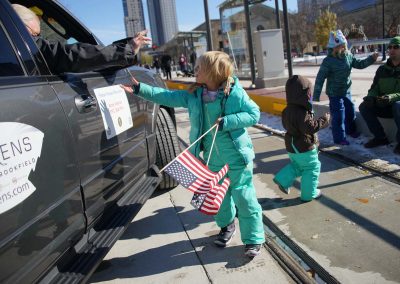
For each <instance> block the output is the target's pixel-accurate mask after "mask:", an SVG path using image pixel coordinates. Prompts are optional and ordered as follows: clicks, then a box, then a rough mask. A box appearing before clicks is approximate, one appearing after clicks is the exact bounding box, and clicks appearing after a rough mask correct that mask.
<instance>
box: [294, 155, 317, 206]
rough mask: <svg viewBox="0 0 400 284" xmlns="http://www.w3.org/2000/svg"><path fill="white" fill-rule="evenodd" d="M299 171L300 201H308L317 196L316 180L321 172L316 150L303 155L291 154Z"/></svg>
mask: <svg viewBox="0 0 400 284" xmlns="http://www.w3.org/2000/svg"><path fill="white" fill-rule="evenodd" d="M291 156H292V158H293V160H295V161H296V164H298V165H299V168H300V171H301V187H300V189H301V195H300V199H301V200H304V201H310V200H312V199H313V198H314V197H316V196H317V195H318V192H319V191H318V189H317V186H318V178H319V174H320V171H321V162H320V161H319V159H318V150H317V149H314V150H311V151H308V152H305V153H299V154H291Z"/></svg>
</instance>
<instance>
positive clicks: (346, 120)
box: [313, 30, 378, 145]
mask: <svg viewBox="0 0 400 284" xmlns="http://www.w3.org/2000/svg"><path fill="white" fill-rule="evenodd" d="M327 47H328V56H327V57H325V59H324V60H323V61H322V64H321V67H320V68H319V71H318V75H317V78H316V79H315V86H314V95H313V100H314V101H319V98H320V95H321V91H322V86H323V85H324V81H325V79H326V80H327V82H326V94H327V95H328V97H329V110H330V112H331V115H332V136H333V142H334V143H335V144H339V145H349V144H350V143H349V142H348V140H347V139H346V135H349V136H351V137H357V136H358V135H359V132H358V131H357V129H356V124H355V120H356V112H355V106H354V103H353V101H352V97H351V89H350V87H351V76H350V74H351V69H352V68H353V67H354V68H357V69H364V68H366V67H368V66H370V65H371V64H372V63H374V62H375V61H376V59H377V57H378V53H374V54H373V55H370V56H368V57H367V58H365V59H357V58H355V57H354V55H353V54H352V53H351V52H349V51H348V50H347V40H346V38H345V37H344V35H343V33H342V31H341V30H337V31H332V32H331V33H330V35H329V42H328V46H327Z"/></svg>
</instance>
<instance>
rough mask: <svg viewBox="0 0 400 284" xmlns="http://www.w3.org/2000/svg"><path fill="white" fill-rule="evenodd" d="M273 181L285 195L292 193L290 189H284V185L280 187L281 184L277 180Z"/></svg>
mask: <svg viewBox="0 0 400 284" xmlns="http://www.w3.org/2000/svg"><path fill="white" fill-rule="evenodd" d="M272 181H273V182H274V183H275V184H276V185H277V186H278V187H279V189H280V190H281V191H282V192H283V193H286V194H289V193H290V187H288V188H284V187H283V186H282V185H280V183H279V182H278V181H277V180H276V179H273V180H272Z"/></svg>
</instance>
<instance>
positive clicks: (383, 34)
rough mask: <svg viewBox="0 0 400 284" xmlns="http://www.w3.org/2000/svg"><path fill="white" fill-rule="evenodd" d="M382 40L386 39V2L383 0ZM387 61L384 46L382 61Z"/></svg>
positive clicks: (383, 46)
mask: <svg viewBox="0 0 400 284" xmlns="http://www.w3.org/2000/svg"><path fill="white" fill-rule="evenodd" d="M382 38H385V0H382ZM385 60H386V47H385V44H382V61H385Z"/></svg>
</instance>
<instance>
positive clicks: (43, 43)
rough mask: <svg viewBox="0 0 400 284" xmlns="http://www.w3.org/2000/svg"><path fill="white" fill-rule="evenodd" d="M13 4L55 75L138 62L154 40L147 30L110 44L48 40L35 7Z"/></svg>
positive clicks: (129, 64)
mask: <svg viewBox="0 0 400 284" xmlns="http://www.w3.org/2000/svg"><path fill="white" fill-rule="evenodd" d="M12 7H13V8H14V10H15V11H16V13H17V14H18V16H19V17H20V18H21V19H22V21H23V23H24V24H25V26H26V28H27V30H28V32H29V33H30V34H31V36H32V37H33V38H34V40H35V42H36V45H37V46H38V48H39V50H40V52H41V53H42V54H43V57H44V58H45V60H46V63H47V65H48V67H49V69H50V71H51V73H53V74H60V73H64V72H86V71H93V70H101V69H106V68H110V67H118V68H124V67H128V66H131V65H133V64H135V55H136V54H137V53H138V51H139V49H140V47H141V46H142V45H145V44H149V43H150V41H151V39H150V38H148V37H146V33H147V31H142V32H139V33H137V34H136V36H135V37H133V38H126V39H122V40H119V41H116V42H114V43H112V44H110V45H108V46H101V45H93V44H88V43H74V44H64V43H61V42H58V41H55V42H53V41H48V40H46V39H44V38H42V37H40V32H41V30H40V19H39V17H38V16H37V15H36V14H35V13H34V12H33V11H32V10H30V9H28V8H27V7H25V6H22V5H19V4H12Z"/></svg>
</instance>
